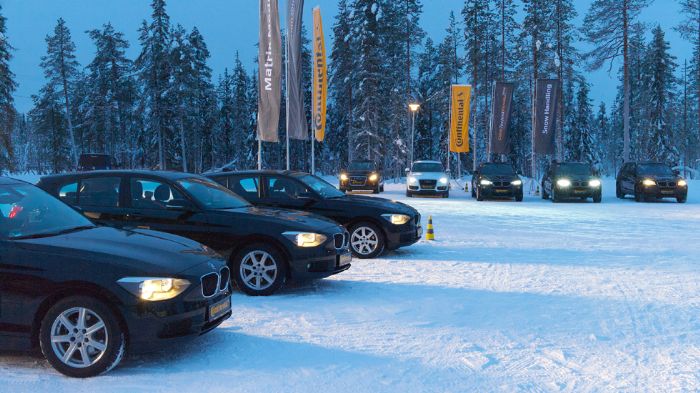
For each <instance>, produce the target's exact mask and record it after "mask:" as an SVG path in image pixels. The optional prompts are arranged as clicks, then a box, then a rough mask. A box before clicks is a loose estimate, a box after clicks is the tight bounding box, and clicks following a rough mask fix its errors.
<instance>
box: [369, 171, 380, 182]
mask: <svg viewBox="0 0 700 393" xmlns="http://www.w3.org/2000/svg"><path fill="white" fill-rule="evenodd" d="M377 179H379V176H378V175H377V174H376V173H373V174H371V175H369V181H377Z"/></svg>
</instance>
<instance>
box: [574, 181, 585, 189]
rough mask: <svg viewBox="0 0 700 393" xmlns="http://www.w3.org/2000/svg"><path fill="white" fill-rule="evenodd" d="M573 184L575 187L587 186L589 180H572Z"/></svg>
mask: <svg viewBox="0 0 700 393" xmlns="http://www.w3.org/2000/svg"><path fill="white" fill-rule="evenodd" d="M571 185H572V186H574V188H586V187H588V182H587V181H572V182H571Z"/></svg>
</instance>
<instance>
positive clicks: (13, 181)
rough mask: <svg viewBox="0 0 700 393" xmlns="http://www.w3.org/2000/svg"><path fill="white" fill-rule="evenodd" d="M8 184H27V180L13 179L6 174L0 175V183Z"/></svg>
mask: <svg viewBox="0 0 700 393" xmlns="http://www.w3.org/2000/svg"><path fill="white" fill-rule="evenodd" d="M10 184H27V182H25V181H22V180H18V179H13V178H11V177H7V176H0V185H2V186H6V185H10Z"/></svg>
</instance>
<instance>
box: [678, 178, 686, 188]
mask: <svg viewBox="0 0 700 393" xmlns="http://www.w3.org/2000/svg"><path fill="white" fill-rule="evenodd" d="M687 185H688V182H687V181H685V180H683V179H681V180H678V187H685V186H687Z"/></svg>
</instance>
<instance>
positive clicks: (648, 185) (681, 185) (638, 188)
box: [615, 162, 688, 203]
mask: <svg viewBox="0 0 700 393" xmlns="http://www.w3.org/2000/svg"><path fill="white" fill-rule="evenodd" d="M615 194H616V195H617V197H618V198H620V199H622V198H624V197H625V196H627V195H632V196H634V200H636V201H637V202H643V201H646V200H650V199H661V198H675V199H676V201H678V203H685V201H686V200H688V182H686V180H685V179H683V178H682V177H681V176H680V172H679V171H677V170H674V169H671V167H670V166H669V165H666V164H663V163H660V162H627V163H625V164H624V165H623V166H622V168H620V172H618V174H617V180H616V189H615Z"/></svg>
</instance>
